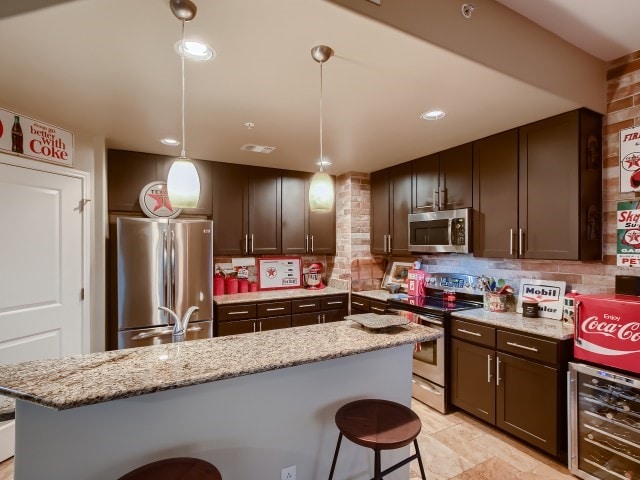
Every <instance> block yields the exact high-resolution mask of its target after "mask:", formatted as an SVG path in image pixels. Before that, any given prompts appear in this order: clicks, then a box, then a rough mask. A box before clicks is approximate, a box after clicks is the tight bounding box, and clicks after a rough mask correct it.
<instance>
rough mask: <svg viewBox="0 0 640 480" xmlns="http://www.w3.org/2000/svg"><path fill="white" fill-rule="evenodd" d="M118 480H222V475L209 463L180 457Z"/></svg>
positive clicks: (141, 469)
mask: <svg viewBox="0 0 640 480" xmlns="http://www.w3.org/2000/svg"><path fill="white" fill-rule="evenodd" d="M118 480H222V475H220V472H219V471H218V469H217V468H216V467H214V466H213V465H211V464H210V463H209V462H205V461H204V460H200V459H199V458H188V457H179V458H168V459H166V460H159V461H157V462H153V463H149V464H147V465H143V466H142V467H139V468H136V469H135V470H133V471H131V472H129V473H127V474H126V475H125V476H123V477H120V478H119V479H118Z"/></svg>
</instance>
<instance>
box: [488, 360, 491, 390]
mask: <svg viewBox="0 0 640 480" xmlns="http://www.w3.org/2000/svg"><path fill="white" fill-rule="evenodd" d="M487 383H491V355H487Z"/></svg>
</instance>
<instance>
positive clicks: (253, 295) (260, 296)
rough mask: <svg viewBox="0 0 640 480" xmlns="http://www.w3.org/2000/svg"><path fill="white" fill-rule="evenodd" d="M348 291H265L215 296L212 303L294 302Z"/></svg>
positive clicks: (324, 289)
mask: <svg viewBox="0 0 640 480" xmlns="http://www.w3.org/2000/svg"><path fill="white" fill-rule="evenodd" d="M347 293H349V291H348V290H346V289H343V288H336V287H326V288H323V289H320V290H314V289H310V288H287V289H281V290H266V291H263V292H248V293H231V294H225V295H215V296H214V297H213V301H214V302H215V303H216V304H217V305H231V304H234V303H248V302H249V303H250V302H262V301H265V300H295V299H297V298H307V297H326V296H329V295H346V294H347Z"/></svg>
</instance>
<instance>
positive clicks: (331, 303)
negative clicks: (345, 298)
mask: <svg viewBox="0 0 640 480" xmlns="http://www.w3.org/2000/svg"><path fill="white" fill-rule="evenodd" d="M327 305H342V300H339V301H333V302H327Z"/></svg>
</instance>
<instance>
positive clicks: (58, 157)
mask: <svg viewBox="0 0 640 480" xmlns="http://www.w3.org/2000/svg"><path fill="white" fill-rule="evenodd" d="M0 151H4V152H8V153H12V154H14V155H20V156H24V157H29V158H33V159H35V160H42V161H45V162H50V163H57V164H60V165H66V166H68V167H71V166H73V133H71V132H68V131H67V130H63V129H62V128H60V127H55V126H53V125H49V124H48V123H45V122H41V121H39V120H34V119H33V118H29V117H25V116H24V115H20V114H18V113H15V112H11V111H9V110H4V109H2V108H0Z"/></svg>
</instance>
